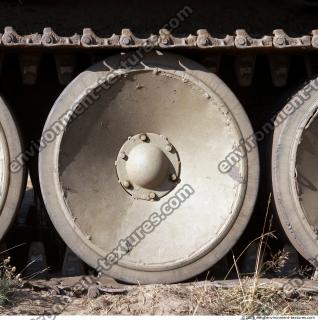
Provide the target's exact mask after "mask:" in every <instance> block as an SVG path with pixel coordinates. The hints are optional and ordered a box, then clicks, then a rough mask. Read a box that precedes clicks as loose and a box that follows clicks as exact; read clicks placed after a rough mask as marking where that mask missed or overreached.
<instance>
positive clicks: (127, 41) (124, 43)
mask: <svg viewBox="0 0 318 320" xmlns="http://www.w3.org/2000/svg"><path fill="white" fill-rule="evenodd" d="M121 43H122V44H123V45H124V46H128V45H129V44H130V39H129V38H128V37H122V38H121Z"/></svg>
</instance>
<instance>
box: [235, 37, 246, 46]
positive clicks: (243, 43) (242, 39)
mask: <svg viewBox="0 0 318 320" xmlns="http://www.w3.org/2000/svg"><path fill="white" fill-rule="evenodd" d="M236 42H237V44H238V45H239V46H245V44H246V40H245V39H244V38H243V37H237V38H236Z"/></svg>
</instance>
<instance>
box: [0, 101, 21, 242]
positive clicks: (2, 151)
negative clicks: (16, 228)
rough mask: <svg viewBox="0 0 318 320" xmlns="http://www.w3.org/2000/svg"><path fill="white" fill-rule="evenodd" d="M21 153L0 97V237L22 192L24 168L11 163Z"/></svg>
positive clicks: (6, 109) (15, 208)
mask: <svg viewBox="0 0 318 320" xmlns="http://www.w3.org/2000/svg"><path fill="white" fill-rule="evenodd" d="M21 153H22V144H21V140H20V136H19V134H18V131H17V127H16V123H15V120H14V119H13V117H12V115H11V112H10V110H9V108H8V106H7V105H6V103H5V102H4V100H3V99H2V98H1V97H0V239H2V237H3V236H4V234H5V233H6V232H7V230H8V228H9V226H10V225H11V223H12V221H13V219H14V217H15V213H16V211H17V209H18V207H19V204H20V201H21V198H22V195H23V192H24V187H25V168H24V166H21V167H19V168H18V169H19V170H15V169H16V168H17V167H16V166H14V164H13V163H12V161H14V160H15V159H16V157H18V156H19V155H21Z"/></svg>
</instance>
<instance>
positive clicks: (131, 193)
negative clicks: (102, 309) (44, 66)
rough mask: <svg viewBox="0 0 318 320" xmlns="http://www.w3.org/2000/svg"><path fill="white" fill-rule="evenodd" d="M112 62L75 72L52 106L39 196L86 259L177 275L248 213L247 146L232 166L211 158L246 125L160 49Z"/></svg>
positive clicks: (224, 94) (194, 73)
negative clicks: (138, 57) (134, 60)
mask: <svg viewBox="0 0 318 320" xmlns="http://www.w3.org/2000/svg"><path fill="white" fill-rule="evenodd" d="M135 58H136V55H135ZM120 59H122V60H126V57H125V56H115V57H112V58H109V59H106V60H105V61H103V62H101V63H98V64H96V65H94V66H93V67H91V68H90V69H88V70H86V71H85V72H83V73H81V74H80V75H79V76H78V77H77V78H76V79H75V80H74V81H73V82H72V83H71V84H70V85H69V86H68V87H67V88H66V89H65V90H64V92H63V93H62V94H61V96H60V97H59V98H58V100H57V101H56V103H55V104H54V106H53V109H52V111H51V113H50V115H49V117H48V120H47V122H46V125H45V128H44V131H43V135H42V140H43V142H45V143H46V142H47V147H46V148H44V150H43V151H42V152H41V153H40V162H39V163H40V182H41V187H42V191H43V196H44V201H45V203H46V206H47V209H48V212H49V214H50V216H51V219H52V221H53V223H54V225H55V226H56V228H57V230H58V231H59V232H60V234H61V236H62V237H63V239H64V240H65V241H66V243H67V244H68V246H69V247H70V248H71V249H72V250H73V251H74V252H75V253H77V255H78V256H80V257H81V258H82V259H83V260H84V261H86V262H87V263H88V264H89V265H91V266H93V267H95V268H97V267H98V266H101V265H102V271H104V272H105V273H107V274H109V275H110V276H113V277H115V278H117V279H121V280H124V281H128V282H135V283H136V282H140V283H151V282H175V281H180V280H183V279H187V278H189V277H192V276H194V275H196V274H198V273H200V272H202V271H204V270H206V269H207V268H209V267H210V266H211V265H213V264H214V263H215V262H217V261H218V260H219V259H220V258H222V257H223V256H224V255H225V254H226V252H227V251H228V250H229V249H230V248H231V247H232V246H233V245H234V244H235V242H236V241H237V239H238V238H239V236H240V235H241V233H242V232H243V229H244V227H245V226H246V224H247V222H248V219H249V217H250V215H251V212H252V209H253V206H254V201H255V198H256V194H257V186H258V170H259V167H258V155H257V149H253V150H251V152H249V153H247V155H246V156H245V157H243V158H242V159H241V161H237V163H236V162H235V163H234V164H233V168H232V167H231V168H232V169H231V170H229V163H228V162H227V161H223V162H222V163H221V165H220V162H221V161H222V160H224V159H225V157H226V156H227V155H228V153H230V152H231V151H232V150H233V148H234V147H235V146H238V144H239V143H240V140H241V139H242V138H243V137H247V136H249V135H251V134H252V128H251V125H250V123H249V120H248V119H247V116H246V114H245V112H244V110H243V108H242V107H241V105H240V103H239V102H238V101H237V99H236V98H235V97H234V95H233V94H232V93H231V92H230V90H229V89H228V88H227V87H226V86H225V84H224V83H223V82H222V81H221V80H220V79H219V78H218V77H217V76H215V75H214V74H211V73H209V72H207V71H206V70H205V69H204V68H203V67H201V66H200V65H198V64H196V63H194V62H192V61H190V60H188V59H185V58H183V57H180V56H176V55H170V54H169V55H168V54H160V53H158V54H153V55H149V56H147V57H146V58H144V59H143V60H142V62H141V63H138V64H136V65H135V66H134V67H132V68H130V69H128V68H127V67H125V63H122V64H120ZM128 61H129V60H128ZM72 110H75V111H74V112H73V111H72ZM72 114H73V117H72V121H71V122H68V121H67V119H68V118H69V117H70V116H71V115H72ZM63 123H64V124H67V128H66V130H63V128H64V124H63ZM219 168H220V169H219ZM220 170H221V171H222V172H221V171H220ZM227 171H229V172H227ZM184 185H187V187H186V188H185V189H183V191H182V192H181V193H182V194H183V196H182V197H181V198H180V190H181V189H182V187H183V186H184ZM186 193H188V194H187V195H185V194H186ZM180 199H181V200H180ZM167 201H169V204H168V205H167V204H166V203H167ZM162 206H163V207H162ZM172 211H173V213H172ZM155 212H156V213H158V214H159V215H158V216H159V218H158V216H157V217H156V218H155V217H154V216H152V218H151V219H150V220H151V222H147V223H144V222H145V220H147V219H148V217H149V216H150V215H152V214H153V213H155ZM159 224H160V225H159ZM141 225H143V229H142V230H143V231H142V232H141V233H142V236H141V238H142V239H141V240H140V239H139V240H140V241H137V242H134V240H136V239H135V238H134V236H136V234H135V233H133V232H134V230H136V229H138V227H139V226H141ZM139 232H140V228H139ZM132 233H133V234H132ZM129 236H130V237H129ZM118 244H120V246H121V249H120V252H118ZM114 249H116V250H115V252H114V253H115V254H116V255H117V256H115V257H114V255H111V254H110V253H111V252H112V251H113V250H114ZM123 252H124V253H123ZM105 256H107V259H106V262H107V263H105V259H102V258H103V257H105ZM118 257H120V258H118ZM116 258H118V259H119V261H116ZM114 261H115V262H117V263H114ZM110 263H111V267H109V265H110Z"/></svg>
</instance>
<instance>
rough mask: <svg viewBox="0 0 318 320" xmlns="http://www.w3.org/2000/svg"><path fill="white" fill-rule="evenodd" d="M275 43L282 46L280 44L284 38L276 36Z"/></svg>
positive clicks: (283, 42)
mask: <svg viewBox="0 0 318 320" xmlns="http://www.w3.org/2000/svg"><path fill="white" fill-rule="evenodd" d="M275 43H276V44H277V45H279V46H282V45H284V44H285V39H284V38H283V37H277V38H276V39H275Z"/></svg>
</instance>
